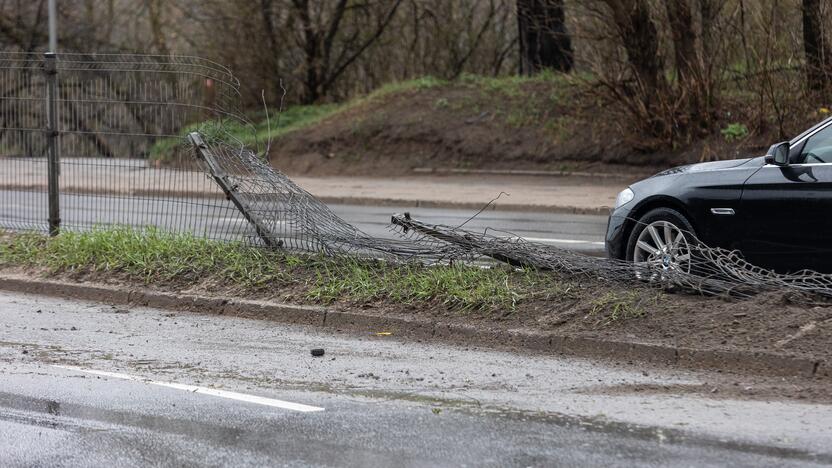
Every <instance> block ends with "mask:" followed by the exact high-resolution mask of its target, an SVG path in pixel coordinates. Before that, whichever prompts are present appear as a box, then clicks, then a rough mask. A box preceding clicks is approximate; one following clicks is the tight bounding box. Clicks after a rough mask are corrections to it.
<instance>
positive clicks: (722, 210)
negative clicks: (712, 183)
mask: <svg viewBox="0 0 832 468" xmlns="http://www.w3.org/2000/svg"><path fill="white" fill-rule="evenodd" d="M711 213H713V214H715V215H723V216H731V215H733V214H734V209H733V208H711Z"/></svg>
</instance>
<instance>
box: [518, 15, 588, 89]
mask: <svg viewBox="0 0 832 468" xmlns="http://www.w3.org/2000/svg"><path fill="white" fill-rule="evenodd" d="M517 23H518V28H519V37H520V73H521V74H526V75H531V74H534V73H537V72H539V71H540V70H542V69H544V68H550V69H553V70H556V71H559V72H569V71H571V70H572V67H573V66H574V63H575V62H574V56H573V52H572V39H571V38H570V37H569V32H568V31H567V30H566V18H565V15H564V11H563V0H517Z"/></svg>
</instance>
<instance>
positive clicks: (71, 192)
mask: <svg viewBox="0 0 832 468" xmlns="http://www.w3.org/2000/svg"><path fill="white" fill-rule="evenodd" d="M238 100H239V82H238V81H237V79H236V78H235V77H234V76H233V75H232V74H231V73H230V72H229V71H228V70H227V69H226V68H225V67H222V66H220V65H218V64H216V63H213V62H210V61H207V60H203V59H200V58H195V57H167V56H164V57H163V56H150V55H106V54H103V55H102V54H49V53H47V54H31V53H0V228H3V229H12V230H29V231H40V232H49V233H51V234H56V233H57V232H58V231H59V230H86V229H90V228H91V227H93V226H97V225H129V226H134V227H138V228H142V227H145V226H150V225H152V226H154V227H158V228H160V229H164V230H166V231H170V232H189V233H193V234H197V235H200V236H204V237H208V238H213V239H221V240H229V239H239V238H241V237H246V236H254V234H253V233H252V230H251V227H250V226H249V225H248V223H247V221H246V220H245V218H244V217H243V216H241V214H240V212H239V211H238V210H237V209H236V207H235V206H234V205H233V204H232V203H230V202H229V201H228V200H226V199H225V196H224V194H223V192H222V190H220V188H219V187H217V186H216V184H215V183H214V182H213V181H212V180H210V179H209V178H207V177H206V176H205V173H204V172H203V171H201V170H200V169H199V168H198V167H196V165H195V162H194V157H193V154H192V151H193V149H192V147H191V146H190V143H189V142H188V140H187V131H188V130H189V129H191V130H193V129H197V128H200V129H203V131H206V130H205V129H204V127H206V126H207V127H208V128H209V130H207V131H210V128H211V127H212V126H214V127H216V126H217V125H224V126H232V127H233V128H237V129H238V130H240V131H246V130H247V129H248V128H249V127H251V126H250V124H248V122H247V121H246V119H245V118H244V117H243V115H242V113H241V112H240V111H239V110H238V108H237V102H238ZM250 130H251V131H253V127H251V129H250Z"/></svg>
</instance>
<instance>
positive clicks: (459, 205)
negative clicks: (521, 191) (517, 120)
mask: <svg viewBox="0 0 832 468" xmlns="http://www.w3.org/2000/svg"><path fill="white" fill-rule="evenodd" d="M316 198H317V199H318V200H321V201H322V202H324V203H333V204H338V205H361V206H394V207H415V208H438V209H447V210H477V211H479V210H482V209H483V207H484V206H486V203H485V202H456V201H436V200H405V199H397V198H372V197H329V196H316ZM485 211H518V212H524V213H528V212H534V213H557V214H586V215H604V216H606V215H608V214H610V207H608V206H599V207H579V206H554V205H523V204H516V203H500V202H494V203H492V204H491V205H488V207H487V208H486V209H485Z"/></svg>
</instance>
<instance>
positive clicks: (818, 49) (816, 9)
mask: <svg viewBox="0 0 832 468" xmlns="http://www.w3.org/2000/svg"><path fill="white" fill-rule="evenodd" d="M803 50H804V52H805V54H806V79H807V84H808V86H809V89H811V90H814V91H820V90H826V89H828V88H829V84H830V77H829V72H830V70H829V66H830V58H832V57H830V55H832V54H830V52H829V46H828V44H827V42H826V37H825V36H824V31H823V17H822V16H821V0H803Z"/></svg>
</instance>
